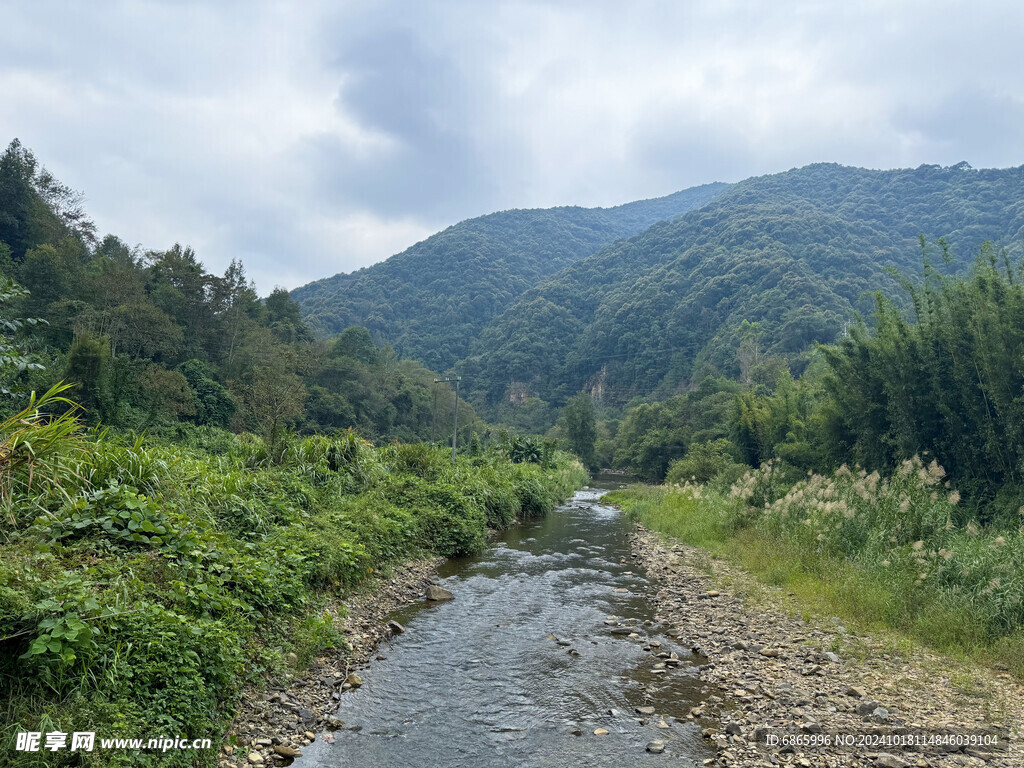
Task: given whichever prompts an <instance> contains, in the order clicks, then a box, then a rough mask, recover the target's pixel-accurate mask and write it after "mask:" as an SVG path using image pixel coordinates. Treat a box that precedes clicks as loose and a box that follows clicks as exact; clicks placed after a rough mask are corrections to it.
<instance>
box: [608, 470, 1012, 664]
mask: <svg viewBox="0 0 1024 768" xmlns="http://www.w3.org/2000/svg"><path fill="white" fill-rule="evenodd" d="M943 474H944V473H943V471H942V468H941V467H939V466H937V465H936V464H935V463H934V462H933V463H931V464H930V465H925V464H924V463H923V462H922V461H920V460H919V459H917V458H915V459H914V460H913V461H908V462H904V464H903V465H902V466H901V467H900V468H899V469H898V470H897V471H896V472H895V473H893V475H892V476H891V477H888V478H882V477H880V476H879V475H878V473H872V474H870V475H868V474H866V473H865V472H863V471H850V470H848V469H846V468H845V467H843V468H841V469H840V470H838V471H837V472H835V473H834V474H832V475H831V476H821V475H811V476H808V477H805V478H804V479H803V480H801V481H800V482H797V483H796V484H792V483H791V482H786V481H784V480H783V478H782V475H783V473H782V472H781V471H780V469H779V467H778V465H776V464H769V465H765V466H764V467H762V468H761V469H759V470H757V471H751V472H748V473H747V474H746V475H744V476H743V477H742V478H741V479H740V480H739V481H737V482H736V483H734V484H732V485H731V486H730V485H727V484H726V483H724V482H722V483H717V484H716V483H715V482H714V481H713V482H711V483H709V484H707V485H703V486H689V485H684V486H678V485H675V486H661V487H650V486H635V487H632V488H629V489H626V490H623V491H616V492H615V493H612V494H610V495H609V496H607V497H606V499H607V500H608V501H610V502H611V503H615V504H618V505H620V506H621V507H622V508H623V509H624V510H625V511H626V512H627V513H628V514H629V515H630V516H631V517H632V518H634V519H636V520H637V521H639V522H640V523H642V524H643V525H644V526H646V527H647V528H649V529H651V530H655V531H658V532H660V533H663V534H666V535H668V536H670V537H673V538H675V539H678V540H679V541H682V542H685V543H687V544H692V545H694V546H697V547H701V548H703V549H706V550H708V551H709V552H711V553H712V554H714V555H716V556H719V557H722V558H724V559H726V560H729V561H731V562H733V563H736V564H738V565H740V566H742V567H743V568H744V569H746V570H747V571H749V572H750V573H751V574H752V575H753V576H755V577H756V578H757V579H759V580H760V581H762V582H764V583H768V584H772V585H777V586H781V587H783V588H785V589H786V590H788V591H789V592H792V593H794V596H795V600H796V601H797V603H798V604H799V605H800V606H802V608H803V610H804V611H805V613H806V614H817V615H822V616H840V617H842V618H843V619H844V620H845V621H847V622H849V623H851V624H853V625H855V626H858V627H859V628H862V629H865V630H879V629H884V630H885V631H886V632H887V633H888V634H889V636H890V637H892V638H895V639H896V640H897V642H909V643H918V644H922V645H925V646H928V647H931V648H933V649H936V650H940V651H943V652H946V653H951V654H953V655H956V656H960V657H963V658H968V659H971V660H972V661H975V662H977V663H983V664H990V665H993V666H995V667H997V668H1001V669H1008V670H1010V671H1011V672H1012V673H1013V674H1015V675H1016V676H1017V677H1018V678H1021V679H1024V530H1022V529H1020V528H1018V529H1015V530H991V529H984V528H981V527H979V526H978V525H977V524H976V523H974V522H972V521H971V520H963V519H960V514H959V513H960V509H959V508H958V506H957V504H958V502H959V494H958V493H957V492H956V491H955V490H951V489H950V488H949V487H948V484H947V483H943Z"/></svg>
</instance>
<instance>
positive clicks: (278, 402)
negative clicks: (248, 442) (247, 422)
mask: <svg viewBox="0 0 1024 768" xmlns="http://www.w3.org/2000/svg"><path fill="white" fill-rule="evenodd" d="M296 364H297V361H296V360H295V354H294V352H292V351H291V350H289V349H286V348H281V349H276V350H271V352H270V353H268V354H267V355H266V358H265V360H264V362H263V364H262V365H258V366H257V367H256V369H255V370H254V371H253V378H252V383H251V385H250V386H249V388H248V391H247V392H246V396H245V404H246V407H247V409H248V412H249V415H250V416H251V417H252V419H253V421H255V423H256V425H257V427H258V429H259V430H260V432H261V433H262V434H263V438H264V440H266V442H267V448H268V449H269V451H270V455H271V456H272V457H275V458H276V457H277V455H278V452H277V448H278V443H279V441H280V439H281V433H282V432H283V431H284V430H285V428H286V427H288V426H289V425H290V424H293V423H295V422H296V421H298V420H299V418H300V417H301V416H302V414H303V406H304V405H305V402H306V396H307V393H306V386H305V384H303V383H302V379H300V378H299V377H298V376H297V375H296V374H295V373H294V371H295V368H296Z"/></svg>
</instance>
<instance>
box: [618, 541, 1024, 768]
mask: <svg viewBox="0 0 1024 768" xmlns="http://www.w3.org/2000/svg"><path fill="white" fill-rule="evenodd" d="M631 543H632V554H633V559H634V561H636V562H637V563H638V564H639V565H642V566H643V567H644V568H645V569H646V571H647V573H648V575H649V577H650V578H652V579H654V580H656V581H657V582H658V584H659V586H660V590H659V592H658V593H657V597H656V598H655V599H656V603H657V613H658V619H659V621H662V622H664V623H665V625H666V626H668V627H671V629H670V631H669V634H670V635H672V636H674V637H676V638H677V639H678V641H679V642H680V643H682V644H684V645H688V646H690V647H692V648H693V649H694V651H695V652H696V653H698V654H700V655H702V656H704V657H705V658H706V659H707V661H706V663H705V664H703V665H702V666H701V669H700V677H701V680H702V681H704V686H703V688H702V691H703V693H704V695H705V697H706V698H705V699H704V701H703V702H702V703H701V704H699V705H698V706H696V707H694V708H693V709H692V710H691V713H690V714H691V717H693V718H694V719H696V720H698V722H700V723H701V724H702V725H704V726H705V728H704V731H703V733H704V737H705V738H706V739H708V740H709V741H710V742H711V743H712V744H714V746H715V747H716V749H717V753H716V757H715V758H712V759H709V760H706V761H705V763H706V764H709V765H724V766H769V765H780V766H784V765H794V766H800V768H810V767H811V766H829V767H830V768H831V767H836V766H879V767H880V768H909V767H910V766H920V768H946V767H947V766H949V767H952V766H957V767H962V766H977V768H982V767H983V766H993V767H998V768H1011V767H1013V768H1021V766H1024V749H1022V745H1021V727H1022V724H1024V720H1022V714H1024V712H1022V710H1024V689H1022V687H1021V686H1020V685H1019V684H1017V683H1016V682H1015V681H1014V680H1013V679H1012V678H1011V677H1010V675H1009V674H1007V673H1004V672H999V671H996V670H988V669H979V668H977V667H970V666H968V665H965V664H960V663H958V662H956V661H953V660H950V659H947V658H944V657H941V656H939V655H936V654H933V653H929V652H927V651H923V650H920V649H918V650H912V651H906V650H904V651H902V652H900V651H898V650H897V649H896V648H894V647H893V644H892V643H891V642H887V640H886V639H885V638H884V637H874V636H867V635H863V634H858V633H856V632H853V631H851V630H848V629H847V628H846V627H843V626H842V624H841V622H840V621H839V620H838V619H834V618H829V617H826V618H823V619H814V618H811V619H810V620H809V621H805V620H804V619H803V618H801V616H800V612H799V610H798V607H797V606H796V605H795V603H794V602H793V601H792V599H791V596H790V595H788V594H787V593H786V592H784V591H782V590H779V589H776V588H774V587H770V586H765V585H763V584H761V583H760V582H757V581H756V580H755V579H753V578H752V577H751V576H749V575H748V574H746V573H744V572H743V571H742V570H740V569H738V568H736V567H735V566H732V565H731V564H729V563H726V562H724V561H722V560H718V559H713V558H711V557H710V556H709V555H708V553H707V552H705V551H703V550H700V549H697V548H694V547H689V546H685V545H681V544H678V543H675V542H667V541H665V540H663V539H662V538H661V537H659V536H657V535H655V534H653V533H651V532H649V531H647V530H644V529H643V528H641V527H638V529H637V531H636V532H635V533H634V534H633V535H632V540H631ZM944 734H949V735H950V736H952V738H947V737H946V736H944ZM971 734H974V735H981V736H982V737H983V738H984V737H985V736H987V737H988V740H989V741H991V740H992V739H993V738H995V739H998V746H997V747H996V746H991V745H981V744H975V745H969V746H963V745H957V744H955V742H956V741H957V738H956V736H957V735H960V736H961V737H962V736H963V735H971ZM836 735H839V736H841V737H842V739H843V740H847V739H849V738H850V737H852V743H851V744H842V745H837V744H836V741H837V739H836ZM929 737H932V738H931V739H930V740H932V741H939V742H949V741H952V742H954V743H953V744H945V743H943V744H928V745H919V746H909V747H908V746H902V745H900V744H899V742H906V741H908V740H913V741H918V742H920V741H921V740H922V739H929ZM776 739H777V743H775V744H774V745H771V746H770V745H769V742H774V741H775V740H776ZM787 742H788V743H787ZM823 742H828V745H825V744H823ZM893 744H895V746H893Z"/></svg>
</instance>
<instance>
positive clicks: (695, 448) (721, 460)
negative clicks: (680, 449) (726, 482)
mask: <svg viewBox="0 0 1024 768" xmlns="http://www.w3.org/2000/svg"><path fill="white" fill-rule="evenodd" d="M732 450H733V447H732V443H730V442H729V441H728V440H726V439H724V438H719V439H718V440H711V441H708V442H704V443H694V444H693V445H691V446H690V449H689V450H688V451H687V452H686V455H685V456H683V458H681V459H676V460H675V461H673V462H672V463H671V464H669V466H668V473H667V474H666V475H665V482H666V483H667V484H669V485H676V484H677V485H682V484H684V483H687V482H691V483H697V484H701V485H703V484H704V483H708V482H710V481H712V480H714V479H716V478H718V477H721V476H722V475H726V474H731V473H735V472H736V471H737V470H738V469H739V468H740V466H741V465H740V464H738V463H737V462H736V460H735V459H734V458H733V457H732Z"/></svg>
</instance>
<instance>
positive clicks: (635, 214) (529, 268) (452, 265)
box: [292, 184, 726, 370]
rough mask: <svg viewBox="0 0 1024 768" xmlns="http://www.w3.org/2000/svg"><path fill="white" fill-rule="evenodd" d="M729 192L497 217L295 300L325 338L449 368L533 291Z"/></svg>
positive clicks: (711, 188) (709, 189)
mask: <svg viewBox="0 0 1024 768" xmlns="http://www.w3.org/2000/svg"><path fill="white" fill-rule="evenodd" d="M725 189H726V185H725V184H707V185H704V186H701V187H695V188H693V189H687V190H683V191H681V192H677V193H675V194H673V195H669V196H667V197H661V198H656V199H652V200H640V201H637V202H633V203H627V204H625V205H620V206H617V207H615V208H578V207H563V208H549V209H539V210H512V211H503V212H500V213H493V214H490V215H488V216H481V217H479V218H475V219H469V220H467V221H463V222H461V223H459V224H456V225H454V226H451V227H448V228H447V229H445V230H444V231H443V232H439V233H437V234H436V235H433V236H432V237H429V238H427V239H426V240H424V241H423V242H421V243H417V244H416V245H413V246H412V247H411V248H409V249H407V250H405V251H403V252H402V253H400V254H397V255H396V256H392V257H391V258H390V259H388V260H387V261H384V262H382V263H380V264H375V265H373V266H371V267H366V268H365V269H361V270H358V271H357V272H353V273H351V274H340V275H335V276H334V277H329V278H325V279H323V280H318V281H316V282H314V283H310V284H309V285H306V286H303V287H302V288H298V289H296V290H295V291H293V292H292V297H293V298H294V299H295V300H296V301H298V302H299V304H300V305H301V307H302V312H303V316H304V318H305V320H306V322H307V324H308V325H309V326H310V328H312V329H313V330H314V331H315V332H317V333H319V334H323V335H331V334H336V333H338V332H340V331H342V330H344V329H345V328H346V327H348V326H350V325H360V326H365V327H366V328H368V329H369V330H370V332H371V334H372V335H373V337H374V338H375V339H376V340H378V341H380V342H387V343H388V344H391V345H392V346H393V347H394V348H395V349H396V350H397V351H398V352H399V353H400V354H401V355H402V356H404V357H411V358H413V359H415V360H419V361H421V362H422V363H423V364H425V365H427V366H429V367H432V368H436V369H438V370H440V369H447V368H449V367H450V366H451V365H453V364H454V363H455V362H456V361H458V360H460V359H462V358H464V357H465V356H466V355H467V354H468V353H469V351H470V345H471V344H472V342H473V341H474V340H475V339H476V337H477V336H478V335H479V333H480V331H481V330H482V329H483V328H484V327H485V326H486V325H487V324H488V323H490V322H491V321H492V320H494V319H495V318H496V317H498V316H499V315H500V314H501V313H502V312H503V311H504V310H505V309H506V308H507V307H508V306H509V305H510V304H511V303H512V302H514V301H515V300H516V299H517V298H518V297H519V296H520V295H521V294H522V293H523V292H524V291H525V290H527V289H528V288H531V287H532V286H534V285H536V284H537V283H538V282H539V281H541V280H542V279H544V278H545V277H548V276H550V275H553V274H555V273H556V272H558V271H559V270H561V269H562V268H563V267H566V266H568V265H569V264H572V263H573V262H575V261H577V260H579V259H581V258H583V257H585V256H589V255H590V254H592V253H594V252H595V251H597V250H598V249H599V248H601V247H602V246H604V245H607V244H608V243H611V242H612V241H614V240H617V239H619V238H623V237H629V236H630V235H635V234H636V233H638V232H641V231H643V230H644V229H646V228H647V227H649V226H651V225H652V224H654V223H655V222H657V221H661V220H663V219H670V218H672V217H674V216H676V215H678V214H681V213H685V212H686V211H689V210H692V209H694V208H699V207H700V206H702V205H704V204H705V203H707V202H708V201H710V200H713V199H714V198H715V197H716V196H718V195H719V194H721V193H722V192H723V191H724V190H725Z"/></svg>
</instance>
